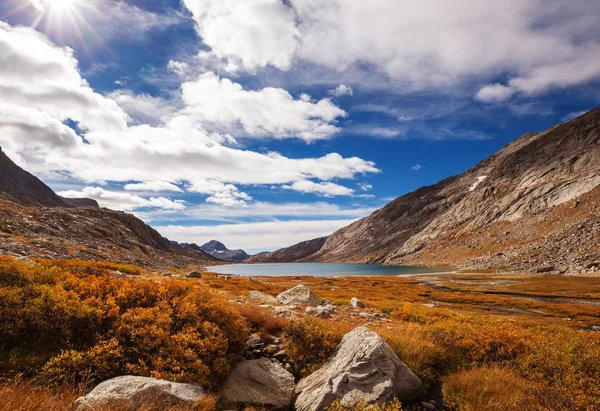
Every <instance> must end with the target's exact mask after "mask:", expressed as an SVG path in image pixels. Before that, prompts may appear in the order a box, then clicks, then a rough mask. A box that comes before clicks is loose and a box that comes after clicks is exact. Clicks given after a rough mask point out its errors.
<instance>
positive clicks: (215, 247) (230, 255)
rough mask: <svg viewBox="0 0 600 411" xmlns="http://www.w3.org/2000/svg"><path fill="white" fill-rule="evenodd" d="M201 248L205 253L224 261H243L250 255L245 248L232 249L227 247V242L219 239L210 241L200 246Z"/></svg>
mask: <svg viewBox="0 0 600 411" xmlns="http://www.w3.org/2000/svg"><path fill="white" fill-rule="evenodd" d="M200 249H201V250H202V251H204V252H205V253H207V254H210V255H212V256H213V257H215V258H218V259H219V260H223V261H234V262H241V261H244V260H245V259H246V258H247V257H248V254H247V253H246V252H245V251H244V250H230V249H228V248H227V247H225V244H223V243H221V242H219V241H217V240H211V241H209V242H208V243H206V244H204V245H202V246H200Z"/></svg>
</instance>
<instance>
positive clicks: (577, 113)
mask: <svg viewBox="0 0 600 411" xmlns="http://www.w3.org/2000/svg"><path fill="white" fill-rule="evenodd" d="M588 111H589V110H582V111H575V112H573V113H569V114H567V115H566V116H564V117H563V119H562V121H570V120H575V119H576V118H577V117H580V116H583V115H584V114H585V113H587V112H588Z"/></svg>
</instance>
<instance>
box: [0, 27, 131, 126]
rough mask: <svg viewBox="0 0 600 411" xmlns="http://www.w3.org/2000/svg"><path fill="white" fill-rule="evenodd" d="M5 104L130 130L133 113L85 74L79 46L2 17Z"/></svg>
mask: <svg viewBox="0 0 600 411" xmlns="http://www.w3.org/2000/svg"><path fill="white" fill-rule="evenodd" d="M0 80H1V81H0V95H1V96H2V100H1V101H0V105H1V106H4V110H5V111H8V110H17V108H27V109H28V110H39V111H43V112H45V113H46V114H47V116H49V117H51V118H53V119H55V120H57V121H60V122H63V121H65V120H67V119H71V120H74V121H77V122H79V125H80V127H82V128H86V129H90V130H124V129H125V128H126V125H127V123H126V121H127V118H128V117H127V115H126V114H125V112H124V111H123V110H122V109H121V108H120V107H119V106H118V105H117V103H115V102H114V101H113V100H112V99H109V98H106V97H104V96H102V95H100V94H98V93H95V92H94V91H93V90H92V89H91V88H90V86H89V85H88V84H87V82H86V81H85V80H84V79H82V78H81V76H80V74H79V71H78V68H77V61H76V60H75V58H74V57H73V51H72V50H71V49H69V48H61V47H57V46H55V45H53V44H52V43H51V42H50V40H48V39H47V38H46V37H45V36H44V35H42V34H40V33H39V32H37V31H35V30H33V29H30V28H26V27H11V26H10V25H8V24H7V23H4V22H0Z"/></svg>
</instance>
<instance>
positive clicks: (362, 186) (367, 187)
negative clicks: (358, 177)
mask: <svg viewBox="0 0 600 411" xmlns="http://www.w3.org/2000/svg"><path fill="white" fill-rule="evenodd" d="M372 188H373V186H372V185H371V184H365V183H362V184H359V185H358V189H359V190H360V191H369V190H370V189H372Z"/></svg>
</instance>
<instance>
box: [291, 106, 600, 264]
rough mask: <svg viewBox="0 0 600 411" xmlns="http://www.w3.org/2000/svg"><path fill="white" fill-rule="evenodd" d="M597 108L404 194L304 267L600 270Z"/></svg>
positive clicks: (339, 235)
mask: <svg viewBox="0 0 600 411" xmlns="http://www.w3.org/2000/svg"><path fill="white" fill-rule="evenodd" d="M599 185H600V108H597V109H595V110H592V111H590V112H588V113H586V114H584V115H583V116H581V117H579V118H577V119H575V120H572V121H569V122H566V123H563V124H559V125H556V126H554V127H552V128H550V129H548V130H546V131H544V132H541V133H528V134H525V135H524V136H522V137H520V138H518V139H517V140H515V141H514V142H512V143H510V144H508V145H507V146H505V147H504V148H503V149H501V150H500V151H499V152H497V153H496V154H494V155H492V156H491V157H489V158H487V159H486V160H484V161H482V162H480V163H479V164H477V165H476V166H475V167H473V168H471V169H469V170H467V171H465V172H464V173H462V174H459V175H457V176H454V177H450V178H447V179H445V180H443V181H440V182H439V183H437V184H435V185H433V186H429V187H422V188H420V189H418V190H416V191H414V192H412V193H409V194H406V195H403V196H402V197H399V198H397V199H396V200H394V201H392V202H391V203H389V204H387V205H386V206H385V207H383V208H382V209H380V210H377V211H375V212H374V213H373V214H371V215H370V216H368V217H366V218H363V219H361V220H359V221H357V222H355V223H353V224H351V225H349V226H347V227H345V228H342V229H340V230H338V231H336V232H335V233H333V234H332V235H330V236H329V237H328V238H327V240H326V241H325V243H324V244H323V247H321V248H320V249H319V250H318V251H317V252H315V253H314V254H312V255H310V256H308V257H305V258H303V259H300V261H323V262H367V263H382V264H415V265H429V266H440V267H442V266H443V267H461V268H470V269H488V268H490V269H501V270H505V271H526V272H586V271H598V270H599V269H600V247H599V246H598V244H599V243H598V238H600V236H599V235H600V187H599Z"/></svg>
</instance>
